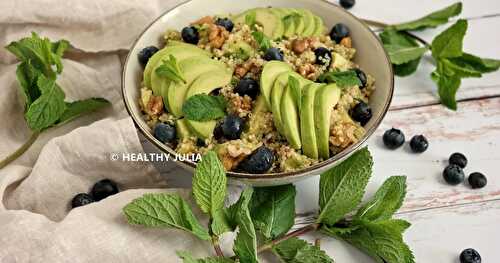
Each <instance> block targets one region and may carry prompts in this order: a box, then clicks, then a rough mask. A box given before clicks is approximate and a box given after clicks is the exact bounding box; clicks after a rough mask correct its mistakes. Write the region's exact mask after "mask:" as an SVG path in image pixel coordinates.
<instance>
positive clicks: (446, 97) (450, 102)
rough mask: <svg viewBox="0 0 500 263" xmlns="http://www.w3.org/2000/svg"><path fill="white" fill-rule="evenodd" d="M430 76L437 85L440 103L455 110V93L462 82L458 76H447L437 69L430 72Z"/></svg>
mask: <svg viewBox="0 0 500 263" xmlns="http://www.w3.org/2000/svg"><path fill="white" fill-rule="evenodd" d="M438 65H439V62H438ZM431 77H432V80H433V81H434V82H436V83H437V85H438V94H439V98H440V99H441V103H442V104H443V105H445V106H446V107H448V108H449V109H452V110H457V100H456V94H457V91H458V89H459V88H460V84H461V82H462V80H461V79H460V77H458V76H456V75H452V76H448V75H446V74H444V73H443V72H442V71H440V70H439V69H438V70H436V71H434V72H432V74H431Z"/></svg>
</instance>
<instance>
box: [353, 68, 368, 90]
mask: <svg viewBox="0 0 500 263" xmlns="http://www.w3.org/2000/svg"><path fill="white" fill-rule="evenodd" d="M354 71H355V72H356V75H357V76H358V79H359V81H361V86H360V87H359V88H360V89H364V88H366V74H365V73H364V72H363V71H362V70H361V69H359V68H357V69H355V70H354Z"/></svg>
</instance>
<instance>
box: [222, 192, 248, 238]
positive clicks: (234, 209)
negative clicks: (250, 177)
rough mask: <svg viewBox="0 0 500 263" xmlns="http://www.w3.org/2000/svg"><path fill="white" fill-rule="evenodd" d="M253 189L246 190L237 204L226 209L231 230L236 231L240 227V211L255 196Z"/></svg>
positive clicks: (226, 216)
mask: <svg viewBox="0 0 500 263" xmlns="http://www.w3.org/2000/svg"><path fill="white" fill-rule="evenodd" d="M253 191H254V190H253V188H245V189H244V190H243V191H242V192H241V194H240V198H239V199H238V201H236V203H234V204H232V205H231V206H229V207H228V208H225V209H224V214H225V218H226V222H227V224H228V225H229V226H230V228H231V230H234V229H236V227H237V226H238V211H240V210H241V209H242V208H241V207H242V206H247V207H248V204H249V202H250V200H251V198H252V195H253Z"/></svg>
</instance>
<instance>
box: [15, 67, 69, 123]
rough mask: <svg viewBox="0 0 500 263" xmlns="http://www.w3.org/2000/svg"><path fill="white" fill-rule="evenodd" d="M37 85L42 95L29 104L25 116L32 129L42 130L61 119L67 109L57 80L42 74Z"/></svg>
mask: <svg viewBox="0 0 500 263" xmlns="http://www.w3.org/2000/svg"><path fill="white" fill-rule="evenodd" d="M37 86H38V88H39V89H40V91H41V96H40V97H39V98H37V99H36V100H35V101H34V102H33V103H32V104H31V105H30V106H29V108H28V111H27V112H26V114H25V117H26V121H27V122H28V125H29V127H30V128H31V130H34V131H41V130H43V129H45V128H47V127H49V126H51V125H53V124H54V123H55V122H56V121H57V120H59V118H60V117H61V116H62V114H63V113H64V111H65V110H66V104H65V103H64V97H65V95H64V92H63V91H62V89H61V88H60V87H59V86H58V85H57V84H56V82H55V80H51V79H48V78H46V77H45V76H44V75H40V76H39V77H38V80H37Z"/></svg>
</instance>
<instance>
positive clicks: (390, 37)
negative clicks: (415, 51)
mask: <svg viewBox="0 0 500 263" xmlns="http://www.w3.org/2000/svg"><path fill="white" fill-rule="evenodd" d="M379 36H380V39H381V40H382V43H383V44H384V48H385V49H386V50H387V49H390V48H391V46H396V47H398V48H400V49H411V48H421V47H420V45H419V44H418V43H417V41H415V39H413V38H412V37H410V36H409V35H408V34H405V33H403V32H398V31H396V30H394V29H390V28H386V29H385V30H384V31H383V32H382V33H380V35H379ZM388 46H389V48H387V47H388ZM421 57H422V56H418V57H416V56H414V59H412V60H409V61H406V62H404V63H400V62H402V61H395V62H398V63H400V64H395V62H392V61H391V62H392V63H393V68H394V73H395V74H396V75H397V76H408V75H410V74H412V73H413V72H415V71H416V70H417V68H418V65H419V64H420V59H421ZM392 59H396V58H391V60H392Z"/></svg>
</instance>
